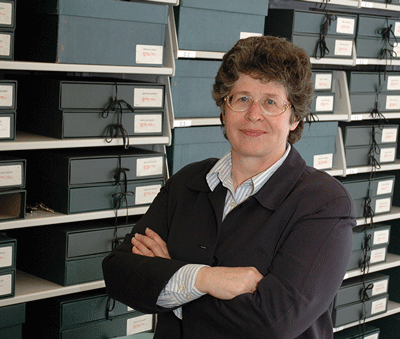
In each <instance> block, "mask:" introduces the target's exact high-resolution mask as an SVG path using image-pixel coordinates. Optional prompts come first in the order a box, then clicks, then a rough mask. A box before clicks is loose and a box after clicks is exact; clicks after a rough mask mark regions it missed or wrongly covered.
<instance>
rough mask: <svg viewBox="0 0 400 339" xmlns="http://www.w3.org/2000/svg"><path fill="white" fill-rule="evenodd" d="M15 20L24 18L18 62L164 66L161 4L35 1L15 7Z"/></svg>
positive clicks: (164, 18) (102, 0)
mask: <svg viewBox="0 0 400 339" xmlns="http://www.w3.org/2000/svg"><path fill="white" fill-rule="evenodd" d="M18 18H19V20H21V21H23V22H24V25H23V27H21V30H19V31H18V44H17V45H16V47H18V49H17V50H16V56H17V58H18V60H30V61H44V62H56V63H69V64H91V65H92V64H95V65H123V66H151V67H157V66H158V67H160V66H163V65H164V45H165V35H166V26H167V18H168V6H167V5H160V4H154V3H146V2H129V1H108V0H90V1H85V2H82V1H79V0H57V1H54V0H44V1H41V2H40V4H39V5H38V4H34V3H26V4H24V6H20V7H19V8H18ZM83 32H84V34H83ZM50 37H51V38H50Z"/></svg>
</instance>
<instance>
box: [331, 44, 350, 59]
mask: <svg viewBox="0 0 400 339" xmlns="http://www.w3.org/2000/svg"><path fill="white" fill-rule="evenodd" d="M352 53H353V41H352V40H350V41H349V40H336V41H335V51H334V53H333V54H334V55H340V56H351V55H352Z"/></svg>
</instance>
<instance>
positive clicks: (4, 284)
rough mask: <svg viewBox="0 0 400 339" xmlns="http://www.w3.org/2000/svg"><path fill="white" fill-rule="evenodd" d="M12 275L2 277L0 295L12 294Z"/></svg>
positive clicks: (0, 277) (0, 279)
mask: <svg viewBox="0 0 400 339" xmlns="http://www.w3.org/2000/svg"><path fill="white" fill-rule="evenodd" d="M11 286H12V275H11V274H5V275H1V276H0V295H7V294H11V292H12V289H11Z"/></svg>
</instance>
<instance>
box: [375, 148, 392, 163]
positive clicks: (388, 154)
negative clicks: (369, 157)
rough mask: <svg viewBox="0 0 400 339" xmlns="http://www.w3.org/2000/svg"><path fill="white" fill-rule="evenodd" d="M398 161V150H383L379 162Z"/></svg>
mask: <svg viewBox="0 0 400 339" xmlns="http://www.w3.org/2000/svg"><path fill="white" fill-rule="evenodd" d="M395 159H396V148H381V156H380V157H379V162H381V163H384V162H393V161H394V160H395Z"/></svg>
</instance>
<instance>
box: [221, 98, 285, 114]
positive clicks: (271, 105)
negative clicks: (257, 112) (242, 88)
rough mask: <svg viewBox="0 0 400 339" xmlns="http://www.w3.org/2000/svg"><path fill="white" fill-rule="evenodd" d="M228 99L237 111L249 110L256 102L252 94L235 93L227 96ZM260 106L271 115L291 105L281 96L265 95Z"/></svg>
mask: <svg viewBox="0 0 400 339" xmlns="http://www.w3.org/2000/svg"><path fill="white" fill-rule="evenodd" d="M226 101H227V103H228V106H229V107H230V108H231V109H232V110H234V111H236V112H243V111H247V110H248V109H249V108H250V107H251V106H252V105H253V102H254V100H253V98H252V97H251V96H249V95H244V94H241V93H234V94H232V95H230V96H228V97H226ZM260 106H261V109H262V111H263V112H264V114H267V115H271V116H274V115H280V114H282V113H283V112H285V111H286V110H287V108H288V107H290V105H288V104H287V103H286V102H285V101H283V100H282V99H280V98H279V97H265V98H263V99H261V101H260Z"/></svg>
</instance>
